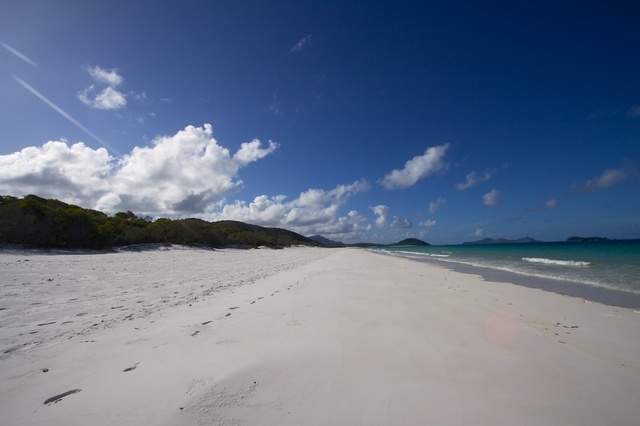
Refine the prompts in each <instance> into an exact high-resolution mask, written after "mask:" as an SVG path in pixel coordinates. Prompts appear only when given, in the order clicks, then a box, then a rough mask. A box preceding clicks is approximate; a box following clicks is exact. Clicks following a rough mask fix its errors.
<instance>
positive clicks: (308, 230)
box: [205, 181, 369, 235]
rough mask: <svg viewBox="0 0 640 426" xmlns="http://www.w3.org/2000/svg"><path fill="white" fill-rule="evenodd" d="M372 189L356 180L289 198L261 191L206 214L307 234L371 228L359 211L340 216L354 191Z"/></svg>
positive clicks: (349, 231)
mask: <svg viewBox="0 0 640 426" xmlns="http://www.w3.org/2000/svg"><path fill="white" fill-rule="evenodd" d="M368 189H369V185H368V184H367V183H366V182H365V181H356V182H353V183H352V184H349V185H338V186H336V187H335V188H334V189H332V190H329V191H325V190H321V189H309V190H307V191H305V192H302V193H301V194H300V195H299V196H298V198H296V199H294V200H292V201H289V202H287V201H286V197H285V196H284V195H277V196H274V197H269V196H267V195H260V196H258V197H255V198H254V200H253V201H251V202H250V203H246V202H244V201H235V202H234V203H226V201H223V202H221V203H218V204H217V205H215V206H212V208H211V209H208V211H207V213H206V214H205V218H207V219H210V220H212V219H213V220H223V219H233V220H239V221H243V222H248V223H253V224H257V225H262V226H275V227H281V228H286V229H290V230H293V231H295V232H298V233H300V234H303V235H312V234H321V235H340V234H342V235H345V234H353V233H357V232H360V231H364V230H365V229H368V227H366V225H363V223H364V222H365V219H364V218H363V217H362V216H360V215H359V214H358V212H356V211H350V212H349V213H348V215H347V216H343V217H340V216H339V210H340V208H341V207H342V206H344V205H345V204H346V202H347V200H348V199H349V198H350V197H351V196H352V195H355V194H358V193H361V192H364V191H367V190H368Z"/></svg>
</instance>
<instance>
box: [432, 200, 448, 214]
mask: <svg viewBox="0 0 640 426" xmlns="http://www.w3.org/2000/svg"><path fill="white" fill-rule="evenodd" d="M446 203H447V200H445V199H444V198H442V197H438V199H437V200H435V201H432V202H430V203H429V213H431V214H433V213H435V212H436V211H437V210H438V209H439V208H440V207H442V206H444V205H445V204H446Z"/></svg>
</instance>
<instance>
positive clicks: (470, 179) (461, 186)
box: [456, 169, 496, 191]
mask: <svg viewBox="0 0 640 426" xmlns="http://www.w3.org/2000/svg"><path fill="white" fill-rule="evenodd" d="M495 173H496V171H495V169H493V170H488V171H486V172H484V174H482V175H478V173H477V172H475V171H473V172H471V173H469V174H468V175H467V177H466V179H465V181H464V182H463V183H458V184H456V189H457V190H458V191H464V190H465V189H469V188H471V187H472V186H476V185H479V184H481V183H483V182H487V181H488V180H489V179H491V177H492V176H493V175H494V174H495Z"/></svg>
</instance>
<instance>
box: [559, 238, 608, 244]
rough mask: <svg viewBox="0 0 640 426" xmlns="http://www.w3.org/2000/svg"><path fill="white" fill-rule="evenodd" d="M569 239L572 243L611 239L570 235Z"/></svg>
mask: <svg viewBox="0 0 640 426" xmlns="http://www.w3.org/2000/svg"><path fill="white" fill-rule="evenodd" d="M567 241H568V242H570V243H579V242H583V241H609V239H608V238H605V237H570V238H567Z"/></svg>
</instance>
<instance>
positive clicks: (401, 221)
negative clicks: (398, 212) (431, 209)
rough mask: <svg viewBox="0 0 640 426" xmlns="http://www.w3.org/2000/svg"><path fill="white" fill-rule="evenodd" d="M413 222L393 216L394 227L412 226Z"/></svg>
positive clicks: (392, 224)
mask: <svg viewBox="0 0 640 426" xmlns="http://www.w3.org/2000/svg"><path fill="white" fill-rule="evenodd" d="M412 226H413V224H412V223H411V221H410V220H409V219H405V218H402V217H397V216H394V217H393V222H391V227H392V228H411V227H412Z"/></svg>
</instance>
